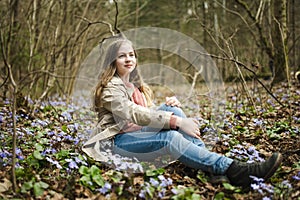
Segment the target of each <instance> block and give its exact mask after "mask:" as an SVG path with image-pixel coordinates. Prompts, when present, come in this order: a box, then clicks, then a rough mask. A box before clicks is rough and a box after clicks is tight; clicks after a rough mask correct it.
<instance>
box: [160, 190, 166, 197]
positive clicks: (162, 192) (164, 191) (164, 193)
mask: <svg viewBox="0 0 300 200" xmlns="http://www.w3.org/2000/svg"><path fill="white" fill-rule="evenodd" d="M165 195H166V188H163V189H162V190H161V191H159V192H158V197H159V198H163V197H164V196H165Z"/></svg>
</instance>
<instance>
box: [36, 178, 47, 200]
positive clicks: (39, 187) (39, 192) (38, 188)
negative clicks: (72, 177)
mask: <svg viewBox="0 0 300 200" xmlns="http://www.w3.org/2000/svg"><path fill="white" fill-rule="evenodd" d="M48 187H49V185H48V184H47V183H45V182H42V181H40V182H36V183H34V185H33V192H34V195H35V196H36V197H38V196H42V195H43V193H44V189H46V188H48Z"/></svg>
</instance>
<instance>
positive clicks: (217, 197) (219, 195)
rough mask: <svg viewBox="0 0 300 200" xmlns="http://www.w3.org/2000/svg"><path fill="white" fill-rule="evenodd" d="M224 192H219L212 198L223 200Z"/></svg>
mask: <svg viewBox="0 0 300 200" xmlns="http://www.w3.org/2000/svg"><path fill="white" fill-rule="evenodd" d="M224 196H225V194H224V192H219V193H218V194H216V196H215V197H214V200H223V199H224Z"/></svg>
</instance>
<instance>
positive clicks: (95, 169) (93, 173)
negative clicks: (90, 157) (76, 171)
mask: <svg viewBox="0 0 300 200" xmlns="http://www.w3.org/2000/svg"><path fill="white" fill-rule="evenodd" d="M90 172H91V176H92V177H93V176H97V175H100V173H101V170H100V169H99V168H98V167H97V166H96V165H92V166H91V168H90Z"/></svg>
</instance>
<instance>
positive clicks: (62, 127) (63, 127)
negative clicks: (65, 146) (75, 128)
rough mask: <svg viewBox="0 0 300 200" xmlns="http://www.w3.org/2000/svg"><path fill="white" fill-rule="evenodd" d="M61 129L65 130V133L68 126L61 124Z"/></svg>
mask: <svg viewBox="0 0 300 200" xmlns="http://www.w3.org/2000/svg"><path fill="white" fill-rule="evenodd" d="M61 130H62V131H63V132H65V133H67V132H68V127H67V125H62V126H61Z"/></svg>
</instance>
